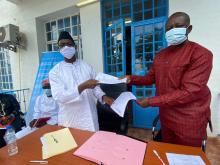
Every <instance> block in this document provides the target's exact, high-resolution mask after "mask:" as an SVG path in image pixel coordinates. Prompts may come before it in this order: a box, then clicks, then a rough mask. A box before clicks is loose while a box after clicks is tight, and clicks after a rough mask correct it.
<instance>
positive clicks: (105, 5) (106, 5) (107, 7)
mask: <svg viewBox="0 0 220 165" xmlns="http://www.w3.org/2000/svg"><path fill="white" fill-rule="evenodd" d="M103 3H104V9H105V10H107V9H111V8H112V2H111V1H109V2H103Z"/></svg>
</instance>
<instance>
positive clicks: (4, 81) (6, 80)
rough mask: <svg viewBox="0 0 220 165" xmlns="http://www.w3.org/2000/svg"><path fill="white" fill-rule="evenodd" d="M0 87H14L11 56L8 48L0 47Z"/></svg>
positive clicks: (7, 88)
mask: <svg viewBox="0 0 220 165" xmlns="http://www.w3.org/2000/svg"><path fill="white" fill-rule="evenodd" d="M0 68H1V70H0V89H3V90H5V89H6V90H9V89H13V83H12V74H11V64H10V57H9V54H8V50H7V49H3V48H1V47H0Z"/></svg>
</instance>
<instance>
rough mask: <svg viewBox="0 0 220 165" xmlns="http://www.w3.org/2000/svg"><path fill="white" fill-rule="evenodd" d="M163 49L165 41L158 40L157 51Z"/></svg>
mask: <svg viewBox="0 0 220 165" xmlns="http://www.w3.org/2000/svg"><path fill="white" fill-rule="evenodd" d="M161 49H163V42H157V43H155V52H156V53H157V52H159V51H160V50H161Z"/></svg>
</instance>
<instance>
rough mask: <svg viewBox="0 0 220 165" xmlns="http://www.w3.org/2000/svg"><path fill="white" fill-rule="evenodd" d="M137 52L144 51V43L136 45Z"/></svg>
mask: <svg viewBox="0 0 220 165" xmlns="http://www.w3.org/2000/svg"><path fill="white" fill-rule="evenodd" d="M136 53H143V45H142V44H141V45H138V46H136Z"/></svg>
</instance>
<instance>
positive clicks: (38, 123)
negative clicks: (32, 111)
mask: <svg viewBox="0 0 220 165" xmlns="http://www.w3.org/2000/svg"><path fill="white" fill-rule="evenodd" d="M50 118H51V117H42V118H39V119H37V120H36V122H35V123H34V124H33V127H38V126H39V125H41V124H42V123H44V122H47V121H48V120H50Z"/></svg>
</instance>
